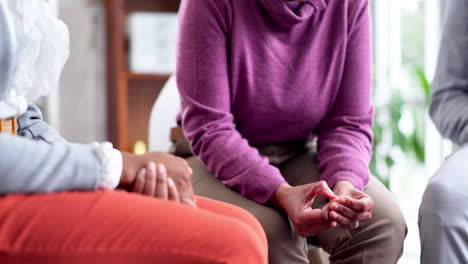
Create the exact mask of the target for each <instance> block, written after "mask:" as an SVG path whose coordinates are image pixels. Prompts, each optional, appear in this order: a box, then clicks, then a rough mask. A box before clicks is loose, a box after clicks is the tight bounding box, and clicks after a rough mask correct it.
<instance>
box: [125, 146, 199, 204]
mask: <svg viewBox="0 0 468 264" xmlns="http://www.w3.org/2000/svg"><path fill="white" fill-rule="evenodd" d="M122 158H123V170H122V176H121V178H120V184H119V188H122V189H125V190H127V191H132V192H135V193H140V194H143V195H146V196H150V197H156V198H159V199H163V200H171V201H176V202H180V203H183V204H186V205H190V206H193V207H196V198H195V195H194V193H193V188H192V183H191V176H192V169H191V168H190V167H189V165H188V163H187V161H185V160H184V159H182V158H179V157H176V156H173V155H170V154H168V153H163V152H150V153H147V154H144V155H135V154H131V153H126V152H122Z"/></svg>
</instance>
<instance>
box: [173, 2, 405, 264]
mask: <svg viewBox="0 0 468 264" xmlns="http://www.w3.org/2000/svg"><path fill="white" fill-rule="evenodd" d="M369 13H370V12H369V1H368V0H305V1H286V0H182V5H181V8H180V36H179V43H178V44H179V45H178V60H177V62H178V64H177V73H176V75H177V85H178V88H179V91H180V94H181V100H182V112H181V115H180V121H181V125H182V128H183V132H184V135H185V137H186V139H187V140H188V142H189V146H190V147H191V148H190V149H191V151H193V154H194V155H195V156H196V157H195V156H192V157H188V161H189V163H190V166H191V167H192V169H193V170H194V176H193V184H194V189H195V192H196V193H197V194H198V195H202V196H206V197H210V198H214V199H218V200H221V201H225V202H228V203H232V204H235V205H238V206H240V207H243V208H245V209H247V210H248V211H250V212H251V213H252V214H253V215H255V216H256V217H257V219H258V220H259V221H260V222H261V224H262V226H263V228H264V230H265V231H266V233H267V237H268V243H269V261H270V263H273V264H274V263H308V260H307V241H306V238H305V237H308V240H309V242H311V243H313V244H315V245H317V246H319V247H321V248H323V249H324V250H325V251H327V252H328V253H330V255H331V256H330V260H331V262H333V263H381V264H382V263H396V262H397V260H398V259H399V257H400V256H401V253H402V248H403V241H404V239H405V236H406V230H407V229H406V224H405V221H404V219H403V216H402V214H401V211H400V209H399V208H398V206H397V205H396V203H395V202H394V201H393V200H392V198H391V195H390V193H389V191H388V190H387V189H386V188H385V187H384V186H383V185H382V184H381V183H379V182H378V181H377V180H376V179H375V178H373V177H371V176H370V172H369V167H368V166H369V161H370V158H371V145H372V129H371V128H372V120H373V114H374V110H373V107H372V105H371V99H370V97H371V96H370V94H371V53H372V51H371V32H370V14H369ZM314 139H317V140H316V141H314ZM184 140H185V139H183V138H181V139H179V140H178V141H177V142H176V144H175V146H174V147H175V153H176V154H178V155H180V156H186V157H187V156H190V155H191V153H190V151H189V149H188V148H184V147H183V146H184V143H185V145H186V143H187V141H185V142H184ZM309 142H316V148H314V147H313V146H311V144H309ZM319 196H320V197H319ZM316 197H317V198H316ZM226 246H229V245H226Z"/></svg>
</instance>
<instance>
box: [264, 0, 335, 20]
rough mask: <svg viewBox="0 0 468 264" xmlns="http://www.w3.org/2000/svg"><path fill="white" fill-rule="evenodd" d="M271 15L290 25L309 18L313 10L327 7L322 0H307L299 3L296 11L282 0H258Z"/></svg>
mask: <svg viewBox="0 0 468 264" xmlns="http://www.w3.org/2000/svg"><path fill="white" fill-rule="evenodd" d="M260 2H261V3H262V4H263V6H264V7H265V9H266V10H267V11H268V12H269V13H270V15H271V17H272V18H273V19H274V20H275V21H276V22H277V23H278V24H281V25H284V26H292V25H294V24H297V23H300V22H303V21H305V20H307V19H309V18H310V17H311V16H312V15H313V14H314V13H315V12H319V11H321V10H323V9H325V8H326V7H327V4H326V3H325V1H324V0H308V1H306V2H304V3H301V6H300V7H298V9H297V10H296V11H293V10H291V8H290V7H289V6H288V5H287V4H286V3H285V1H284V0H260Z"/></svg>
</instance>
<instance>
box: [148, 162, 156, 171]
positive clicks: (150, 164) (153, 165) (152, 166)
mask: <svg viewBox="0 0 468 264" xmlns="http://www.w3.org/2000/svg"><path fill="white" fill-rule="evenodd" d="M148 170H150V171H151V172H156V164H155V163H154V162H150V163H148Z"/></svg>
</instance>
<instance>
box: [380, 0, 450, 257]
mask: <svg viewBox="0 0 468 264" xmlns="http://www.w3.org/2000/svg"><path fill="white" fill-rule="evenodd" d="M442 2H443V1H442V0H426V1H424V0H392V1H386V0H376V1H373V2H372V12H373V20H374V21H373V22H374V23H373V24H374V28H373V34H374V104H375V107H376V119H375V125H374V134H375V146H374V159H373V161H372V164H371V170H372V173H373V174H374V175H375V176H377V177H378V178H379V179H381V181H382V182H384V183H385V184H386V185H387V186H388V187H389V189H390V190H391V191H392V193H393V194H394V196H395V198H396V200H397V201H398V202H399V204H400V207H401V208H402V210H403V214H404V215H405V218H406V221H407V224H408V229H409V233H408V237H407V239H406V241H405V249H404V254H403V257H402V259H401V260H400V262H399V263H400V264H410V263H419V254H420V246H419V230H418V226H417V219H418V218H417V217H418V209H419V205H420V202H421V197H422V194H423V192H424V189H425V186H426V183H427V180H428V179H429V178H430V176H431V175H432V174H433V173H434V172H435V170H436V169H437V168H438V167H439V166H440V164H441V163H442V161H443V159H444V157H445V156H446V155H447V154H448V153H449V152H450V151H451V145H450V144H449V143H447V142H444V141H443V140H442V139H441V138H440V136H439V134H438V132H437V131H436V129H435V128H434V126H433V125H432V122H431V121H430V119H429V116H428V105H429V100H430V85H429V83H430V82H431V81H432V79H433V75H434V70H435V66H436V61H437V53H438V46H439V45H438V43H439V39H440V31H441V24H442V23H441V17H442V14H443V3H442Z"/></svg>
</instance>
